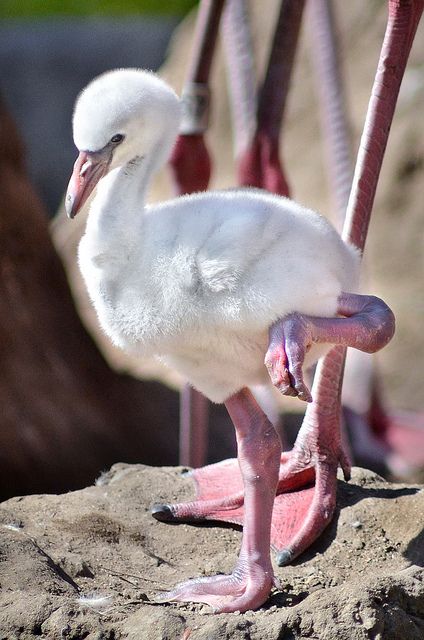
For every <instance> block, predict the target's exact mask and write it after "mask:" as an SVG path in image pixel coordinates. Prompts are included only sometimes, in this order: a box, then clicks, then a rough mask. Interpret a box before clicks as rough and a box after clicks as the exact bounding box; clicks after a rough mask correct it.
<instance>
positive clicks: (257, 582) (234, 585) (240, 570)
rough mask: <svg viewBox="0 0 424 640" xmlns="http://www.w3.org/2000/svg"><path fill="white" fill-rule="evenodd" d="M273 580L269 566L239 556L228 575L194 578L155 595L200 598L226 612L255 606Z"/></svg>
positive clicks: (264, 597) (164, 598)
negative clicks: (245, 560)
mask: <svg viewBox="0 0 424 640" xmlns="http://www.w3.org/2000/svg"><path fill="white" fill-rule="evenodd" d="M274 584H275V579H274V576H273V571H272V566H271V563H269V566H268V567H264V566H263V565H262V564H261V563H257V564H256V563H254V562H253V563H252V562H251V561H247V562H244V561H243V559H241V558H240V559H239V562H238V563H237V566H236V568H235V569H234V571H233V572H232V573H231V574H230V575H217V576H210V577H206V578H194V579H193V580H188V581H187V582H182V583H181V584H179V585H177V586H176V587H175V588H174V589H173V590H172V591H169V592H167V593H164V594H163V595H161V596H159V598H158V600H159V601H160V602H201V603H204V604H208V605H209V606H211V607H212V608H213V609H214V611H215V612H219V613H230V612H233V611H247V610H249V609H257V608H258V607H260V606H261V605H262V604H263V603H264V602H265V601H266V600H267V599H268V596H269V593H270V591H271V589H272V587H273V586H274Z"/></svg>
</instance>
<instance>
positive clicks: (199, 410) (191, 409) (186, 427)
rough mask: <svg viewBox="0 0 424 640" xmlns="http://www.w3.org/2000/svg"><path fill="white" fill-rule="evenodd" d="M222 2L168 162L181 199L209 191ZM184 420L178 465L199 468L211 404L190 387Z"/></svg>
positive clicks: (209, 6) (200, 41)
mask: <svg viewBox="0 0 424 640" xmlns="http://www.w3.org/2000/svg"><path fill="white" fill-rule="evenodd" d="M224 2H225V0H202V2H201V3H200V6H199V14H198V18H197V24H196V30H195V38H194V44H193V50H192V55H191V65H190V68H189V70H188V74H187V79H186V82H185V85H184V89H183V105H184V113H183V122H182V127H181V131H180V135H179V137H178V139H177V142H176V144H175V147H174V150H173V153H172V156H171V158H170V161H169V162H170V167H171V173H172V176H173V180H174V185H175V192H176V193H177V194H178V195H182V194H184V193H194V192H195V191H205V190H206V189H207V188H208V184H209V179H210V174H211V159H210V154H209V152H208V149H207V148H206V145H205V141H204V132H205V131H206V129H207V126H208V113H209V100H210V92H209V86H208V80H209V74H210V69H211V65H212V59H213V53H214V49H215V43H216V39H217V35H218V29H219V23H220V19H221V14H222V10H223V7H224ZM180 416H181V417H180V453H179V461H180V464H182V465H188V466H200V465H202V464H204V463H205V461H206V454H207V451H206V448H207V432H208V417H209V405H208V400H207V399H206V398H205V397H204V396H203V395H202V394H201V393H199V392H198V391H196V390H195V389H192V388H191V387H190V386H188V385H186V386H185V387H184V388H183V389H182V391H181V400H180Z"/></svg>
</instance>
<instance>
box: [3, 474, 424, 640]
mask: <svg viewBox="0 0 424 640" xmlns="http://www.w3.org/2000/svg"><path fill="white" fill-rule="evenodd" d="M180 472H181V469H179V468H162V469H159V468H153V467H147V466H142V465H137V466H129V465H123V464H118V465H115V466H114V467H113V468H112V469H111V471H110V472H108V473H107V474H105V475H104V476H103V477H102V478H101V479H100V481H99V482H98V483H97V485H96V486H92V487H88V488H86V489H84V490H82V491H76V492H73V493H68V494H66V495H60V496H56V495H50V496H37V495H35V496H28V497H25V498H20V497H18V498H12V499H11V500H8V501H7V502H4V503H3V504H2V505H1V506H0V523H1V526H0V583H1V588H0V639H1V640H15V639H18V638H19V640H27V639H30V638H38V637H39V638H46V639H47V638H49V639H59V638H66V639H67V640H82V639H83V638H84V639H87V640H121V639H124V638H125V639H127V638H128V639H132V640H143V639H144V638H145V639H146V640H147V639H148V640H156V639H157V640H159V639H160V640H163V639H166V640H188V638H190V640H201V639H202V640H212V639H216V640H218V639H219V640H224V639H229V638H231V639H234V640H277V639H278V640H297V639H301V638H313V639H316V640H318V639H319V640H322V639H325V640H336V639H337V640H356V639H358V640H359V639H362V638H363V639H366V638H367V639H368V638H372V639H374V640H399V639H401V638H402V639H405V640H406V639H408V640H422V638H423V637H424V572H423V568H422V565H423V559H424V535H423V531H422V514H423V513H424V491H423V490H422V487H419V486H411V485H399V484H396V485H394V484H389V483H387V482H385V481H384V480H383V479H381V478H380V477H379V476H377V475H375V474H373V473H371V472H369V471H365V470H363V469H360V468H355V469H354V473H353V479H352V481H351V482H350V483H345V482H343V481H339V505H340V511H339V512H338V513H337V515H336V517H335V519H334V521H333V523H332V524H331V525H330V527H329V528H328V530H327V531H326V532H325V533H324V534H323V535H322V536H321V538H320V539H319V541H318V542H317V543H316V544H315V545H314V546H313V548H312V549H311V550H310V552H308V553H307V554H306V555H304V556H303V557H301V559H300V560H299V561H298V562H296V564H295V565H293V566H290V567H286V568H278V567H276V569H275V571H276V576H277V577H278V578H279V580H280V581H281V590H280V589H278V590H277V589H276V590H274V592H273V593H272V594H271V597H270V598H269V600H268V602H267V603H266V604H265V605H264V606H263V607H262V608H261V609H260V610H259V611H255V612H247V613H244V614H219V615H214V614H212V613H211V610H210V609H209V608H208V607H206V606H203V605H190V604H157V603H155V597H156V596H157V595H158V594H159V592H160V591H161V590H163V589H169V588H170V587H172V586H173V585H174V584H175V583H177V582H179V581H181V580H185V579H187V578H190V577H193V576H198V575H202V574H213V573H215V572H228V571H230V570H231V568H232V566H233V564H234V561H235V558H236V556H237V553H238V549H239V544H240V531H238V530H235V529H233V528H229V527H221V526H211V525H209V526H206V527H201V526H190V525H185V524H183V525H168V524H165V523H160V522H157V521H156V520H154V519H153V518H152V517H151V515H150V513H149V507H150V506H151V503H152V502H153V501H154V500H155V499H158V500H165V501H168V500H181V499H185V498H189V497H190V496H191V495H192V494H193V488H192V484H191V480H189V479H187V478H184V477H182V476H181V474H180Z"/></svg>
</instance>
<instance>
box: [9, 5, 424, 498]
mask: <svg viewBox="0 0 424 640" xmlns="http://www.w3.org/2000/svg"><path fill="white" fill-rule="evenodd" d="M195 5H196V3H195V2H193V1H188V0H186V1H184V0H178V1H177V0H175V1H172V2H171V1H169V2H161V3H157V2H153V1H151V2H150V1H149V2H146V1H144V0H138V1H137V0H132V1H128V2H125V1H123V0H120V1H119V2H117V1H114V0H108V2H99V1H95V0H86V1H84V2H82V1H81V2H64V1H62V2H59V1H57V2H56V1H54V0H50V1H47V0H43V1H41V0H40V1H39V2H37V1H35V0H32V1H31V0H26V1H24V0H20V2H15V1H13V0H3V1H2V3H1V5H0V17H1V23H0V92H1V97H2V100H3V106H2V112H1V113H2V121H1V122H0V187H1V193H2V194H3V196H2V203H1V205H0V216H1V218H0V225H1V226H0V248H1V257H0V261H1V265H0V266H1V275H0V343H1V344H2V347H1V354H2V363H3V364H2V368H1V371H0V402H1V406H2V407H3V409H2V415H1V416H0V495H1V496H2V497H7V496H10V495H16V494H20V493H28V492H40V491H63V490H67V489H70V488H75V487H81V486H84V485H85V484H87V483H89V482H92V481H93V479H94V478H95V477H96V476H97V475H98V473H99V472H100V471H101V470H102V469H105V468H107V467H108V466H109V465H110V464H112V463H114V462H118V461H126V462H145V463H150V464H175V463H176V462H177V458H178V452H177V439H178V402H179V401H178V393H177V390H178V388H179V386H180V380H179V379H178V378H177V377H176V376H174V375H172V374H170V373H169V372H166V371H163V370H162V369H161V368H159V367H158V366H157V365H156V364H155V363H152V362H144V361H143V362H139V361H137V362H135V361H132V360H131V359H129V358H127V357H126V356H124V355H123V354H121V353H119V352H117V351H116V350H114V349H113V348H112V347H111V345H110V344H109V343H108V341H107V340H106V339H104V338H103V336H102V335H101V334H100V333H99V330H98V327H97V322H96V319H95V317H94V315H93V312H92V311H91V308H90V306H89V304H88V301H87V298H86V295H85V291H84V288H83V287H82V285H81V280H80V277H79V273H78V270H77V268H76V259H75V255H76V247H77V244H78V242H79V238H80V236H81V233H82V232H83V228H84V223H85V220H84V217H83V216H82V215H81V216H78V217H77V218H76V220H75V221H73V222H72V223H70V222H69V221H67V220H66V219H65V216H64V213H63V209H62V204H61V203H62V198H63V195H64V192H65V189H66V186H67V181H68V179H69V176H70V173H71V169H72V165H73V162H74V159H75V157H76V150H75V148H74V145H73V142H72V129H71V120H72V109H73V104H74V101H75V98H76V96H77V94H78V93H79V91H80V90H81V89H82V88H83V87H84V86H85V85H86V84H87V82H88V81H89V80H90V79H91V78H93V77H94V76H96V75H97V74H99V73H101V72H102V71H105V70H107V69H112V68H116V67H127V66H137V67H145V68H149V69H152V70H158V69H159V70H160V73H161V75H162V76H163V77H165V78H166V79H167V80H168V81H169V82H170V83H171V84H172V85H173V86H174V87H175V89H176V90H177V91H180V90H181V87H182V83H183V80H184V76H185V73H186V70H187V66H188V61H189V55H190V49H191V44H192V36H193V29H194V24H195V14H196V6H195ZM250 5H251V13H252V35H253V40H254V45H255V54H256V57H257V68H256V73H257V76H258V77H260V76H261V72H262V70H263V67H264V63H265V60H266V57H267V52H268V47H269V42H270V39H271V33H272V28H273V24H274V23H275V19H276V15H277V11H278V9H279V2H278V1H277V0H263V2H261V3H255V2H250ZM333 5H334V8H335V15H336V20H337V34H338V39H339V44H340V59H341V65H342V72H343V80H344V90H345V94H346V110H347V117H348V121H349V123H350V132H351V141H352V157H353V158H354V156H355V153H356V149H357V147H358V143H359V137H360V134H361V130H362V126H363V121H364V117H365V113H366V108H367V103H368V99H369V94H370V89H371V86H372V82H373V78H374V74H375V69H376V65H377V61H378V56H379V51H380V47H381V42H382V38H383V35H384V29H385V25H386V2H385V1H384V0H372V1H371V2H370V1H369V0H358V1H357V2H355V3H344V2H341V1H340V0H335V1H334V3H333ZM159 11H160V13H159ZM313 47H314V45H313V38H312V37H311V31H310V24H309V23H308V16H307V14H306V15H305V17H304V22H303V27H302V31H301V35H300V42H299V50H298V54H297V59H296V66H295V71H294V75H293V79H292V86H291V91H290V96H289V102H288V108H287V114H286V118H285V123H284V131H283V135H282V139H281V153H282V156H283V158H284V162H285V167H286V170H287V175H288V178H289V180H290V183H291V186H292V194H293V197H294V198H295V199H297V200H299V201H301V202H302V203H303V204H305V205H307V206H310V207H312V208H315V209H317V210H319V211H321V212H322V213H324V214H325V215H327V216H328V217H329V218H330V219H332V220H333V221H335V220H336V214H335V205H334V198H333V197H332V193H331V189H330V188H329V185H328V179H327V172H326V148H325V141H324V140H323V134H322V131H321V123H320V117H319V110H318V109H317V87H316V73H315V70H314V66H313V58H314V48H313ZM226 85H227V77H226V71H225V64H224V59H223V54H222V50H221V47H220V45H219V46H218V49H217V52H216V56H215V59H214V64H213V73H212V80H211V87H212V96H213V98H212V107H213V109H212V118H211V128H210V131H209V132H208V135H207V143H208V146H209V149H210V151H211V155H212V158H213V161H214V171H213V176H212V184H211V186H212V187H227V186H233V185H234V184H235V175H234V165H233V148H232V137H231V123H230V121H229V113H230V109H229V103H228V95H227V90H226ZM423 105H424V38H423V25H422V24H421V25H420V27H419V29H418V33H417V36H416V39H415V44H414V46H413V49H412V53H411V58H410V61H409V65H408V68H407V72H406V76H405V79H404V82H403V85H402V89H401V94H400V98H399V103H398V109H397V112H396V115H395V120H394V123H393V127H392V131H391V137H390V139H389V144H388V148H387V152H386V158H385V162H384V165H383V170H382V175H381V179H380V183H379V188H378V192H377V198H376V202H375V207H374V213H373V219H372V223H371V228H370V234H369V241H368V243H367V249H366V258H365V266H366V281H365V282H364V288H365V289H366V290H367V291H370V292H372V293H374V294H376V295H379V296H381V297H383V298H384V299H385V300H386V301H387V302H388V304H389V305H390V306H391V307H392V309H393V310H394V312H395V314H396V317H397V333H396V336H395V338H394V339H393V341H392V342H391V343H390V345H389V346H388V347H387V348H386V349H385V350H384V351H383V352H382V353H381V354H378V356H377V359H376V362H377V365H376V366H377V370H378V372H379V386H380V388H381V395H382V398H383V400H384V405H385V407H386V410H387V411H388V412H391V413H394V414H396V415H398V414H399V412H407V415H408V416H409V418H410V419H411V420H412V421H413V422H414V428H415V427H417V428H421V427H423V428H424V414H423V411H424V408H423V407H424V365H423V355H424V338H423V332H422V329H423V320H424V293H423V275H424V257H423V250H422V248H423V240H424V211H423V208H424V204H423V203H424V199H423V191H424V127H423V115H422V114H423ZM10 116H11V117H12V119H13V121H14V123H15V125H16V129H15V127H14V124H13V122H12V121H11V120H10ZM21 141H23V144H24V147H21ZM170 195H171V188H170V181H169V177H168V176H167V174H166V172H164V173H163V175H162V176H160V177H159V179H158V180H157V182H156V184H155V186H154V189H153V192H152V194H151V198H152V200H159V199H162V198H165V197H168V196H170ZM63 269H65V271H63ZM68 283H69V285H68ZM68 286H69V288H68ZM71 293H72V295H71ZM73 300H75V301H76V308H75V307H74V302H73ZM80 318H82V323H81V320H80ZM86 328H87V331H88V332H87V331H86ZM373 366H374V365H373ZM351 371H355V374H354V375H352V379H353V382H351V383H350V385H351V388H352V385H353V388H354V391H355V392H354V393H353V394H351V395H352V397H353V400H351V402H352V403H353V404H354V405H355V406H354V409H355V411H358V412H359V413H361V412H362V413H366V412H367V411H368V409H369V407H368V405H367V403H368V400H367V398H366V397H365V396H364V394H362V393H361V392H360V391H358V389H359V390H360V387H361V381H362V384H364V380H365V386H366V385H367V383H368V381H369V378H368V376H369V365H367V364H366V363H365V364H363V363H360V364H359V366H357V367H356V369H355V367H351ZM358 371H359V373H358ZM365 395H366V394H365ZM278 403H279V404H278V406H279V408H280V411H281V412H283V413H284V414H285V415H286V422H287V423H288V424H291V423H292V422H293V420H294V422H296V423H297V422H298V416H299V415H300V414H301V412H302V411H303V407H302V406H301V403H299V402H297V401H294V400H284V401H283V402H281V401H280V400H278ZM355 403H356V404H355ZM361 403H362V404H361ZM293 416H294V418H293ZM233 452H234V442H233V435H232V430H231V426H230V425H229V423H228V421H227V419H226V416H225V412H224V411H223V410H222V408H220V407H213V408H212V415H211V432H210V447H209V460H210V461H213V460H217V459H221V458H222V457H226V456H228V455H232V454H233ZM360 461H361V460H360ZM365 463H366V464H368V465H369V466H371V462H370V461H365ZM419 467H420V460H418V459H417V461H416V464H415V466H414V464H413V465H412V467H411V468H408V466H407V465H406V466H405V469H404V471H405V475H406V476H407V475H408V473H409V472H411V473H415V472H416V471H417V470H418V471H419ZM397 470H398V472H399V475H400V476H401V475H402V473H401V471H402V469H401V466H399V465H398V467H397Z"/></svg>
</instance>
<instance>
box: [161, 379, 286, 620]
mask: <svg viewBox="0 0 424 640" xmlns="http://www.w3.org/2000/svg"><path fill="white" fill-rule="evenodd" d="M225 404H226V407H227V409H228V412H229V414H230V416H231V419H232V420H233V423H234V426H235V429H236V435H237V446H238V462H239V466H240V472H241V476H242V478H243V485H244V527H243V538H242V544H241V551H240V556H239V559H238V561H237V564H236V566H235V568H234V571H233V572H232V574H231V575H228V576H213V577H210V578H200V579H199V578H198V579H194V580H190V581H188V582H186V583H183V584H180V585H178V586H177V587H176V588H175V589H174V590H173V591H171V592H169V593H166V594H164V596H163V597H162V598H161V600H164V601H170V600H177V601H181V602H204V603H206V604H209V605H210V606H212V607H213V608H214V609H215V610H216V611H220V612H231V611H247V610H248V609H255V608H257V607H259V606H260V605H261V604H263V603H264V602H265V600H266V599H267V598H268V595H269V592H270V590H271V587H272V585H273V584H274V574H273V570H272V565H271V558H270V551H269V546H270V529H271V515H272V507H273V502H274V497H275V489H276V486H277V481H278V466H279V461H280V453H281V445H280V441H279V438H278V436H277V434H276V432H275V429H274V427H273V426H272V424H271V423H270V422H269V420H268V419H267V418H266V416H265V414H264V413H263V411H262V410H261V409H260V407H259V406H258V404H257V403H256V401H255V399H254V398H253V396H252V394H251V393H250V391H249V390H248V389H243V390H242V391H240V392H239V393H237V394H236V395H234V396H232V397H231V398H230V399H229V400H227V402H226V403H225Z"/></svg>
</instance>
